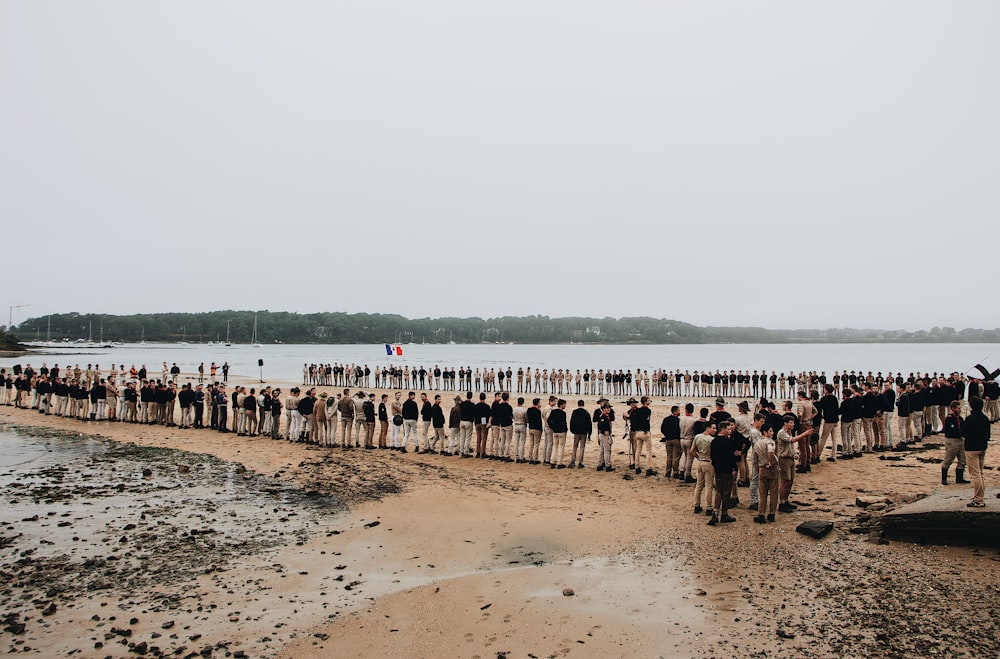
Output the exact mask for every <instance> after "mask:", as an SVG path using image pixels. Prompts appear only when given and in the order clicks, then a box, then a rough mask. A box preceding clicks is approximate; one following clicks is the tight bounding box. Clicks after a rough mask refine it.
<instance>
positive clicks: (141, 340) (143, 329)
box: [139, 325, 146, 346]
mask: <svg viewBox="0 0 1000 659" xmlns="http://www.w3.org/2000/svg"><path fill="white" fill-rule="evenodd" d="M139 345H141V346H144V345H146V326H145V325H143V326H142V327H141V328H139Z"/></svg>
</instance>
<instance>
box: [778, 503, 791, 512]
mask: <svg viewBox="0 0 1000 659" xmlns="http://www.w3.org/2000/svg"><path fill="white" fill-rule="evenodd" d="M778 512H779V513H791V512H795V508H793V507H792V504H790V503H779V504H778Z"/></svg>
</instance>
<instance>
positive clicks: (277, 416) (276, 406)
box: [268, 388, 287, 439]
mask: <svg viewBox="0 0 1000 659" xmlns="http://www.w3.org/2000/svg"><path fill="white" fill-rule="evenodd" d="M268 405H270V406H271V439H281V413H282V412H283V411H284V409H285V406H284V404H283V403H282V402H281V389H280V388H275V389H274V391H272V392H271V400H270V401H269V402H268ZM286 432H287V429H286Z"/></svg>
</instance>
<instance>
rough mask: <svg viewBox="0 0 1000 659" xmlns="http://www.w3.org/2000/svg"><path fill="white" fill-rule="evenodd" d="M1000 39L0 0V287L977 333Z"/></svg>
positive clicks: (990, 306)
mask: <svg viewBox="0 0 1000 659" xmlns="http://www.w3.org/2000/svg"><path fill="white" fill-rule="evenodd" d="M998 25H1000V3H998V2H993V1H991V0H984V1H981V2H919V1H914V0H905V1H900V2H869V1H864V2H843V1H839V2H826V3H821V2H798V1H789V2H745V1H743V0H740V1H738V2H700V1H692V2H662V1H656V2H654V1H650V2H587V1H583V0H572V1H566V2H543V1H539V0H532V1H528V0H524V1H516V0H513V1H512V0H506V1H504V2H493V3H485V2H469V1H468V0H456V1H454V2H440V1H436V0H422V1H420V2H413V1H409V0H408V1H406V2H389V1H385V2H374V1H373V2H368V1H365V2H360V1H359V2H349V3H348V2H332V1H317V2H302V1H291V2H253V1H248V0H236V1H232V2H205V1H201V0H199V1H197V2H183V1H171V2H156V3H154V2H132V1H119V2H96V1H87V2H69V1H65V2H46V1H41V0H31V1H30V2H15V1H11V0H0V218H2V222H3V245H4V249H3V255H4V266H5V267H4V282H5V283H4V285H3V287H2V289H3V291H4V292H5V293H6V296H5V297H6V298H7V299H6V301H5V306H6V305H14V304H30V305H31V306H30V307H25V308H21V309H15V310H14V311H13V313H14V322H15V324H16V323H17V322H18V320H24V319H25V318H26V317H29V316H43V315H45V314H47V313H55V312H68V311H78V312H81V313H86V312H103V313H139V312H161V311H208V310H213V309H229V308H232V309H270V310H287V311H298V312H315V311H346V312H373V313H399V314H402V315H404V316H409V317H427V316H452V315H454V316H483V317H492V316H503V315H517V316H520V315H532V314H545V315H549V316H567V315H574V316H575V315H580V316H598V317H603V316H614V317H621V316H640V315H641V316H655V317H664V318H672V319H677V320H683V321H686V322H691V323H694V324H697V325H759V326H764V327H769V328H826V327H848V326H849V327H859V328H888V329H895V328H906V329H921V328H925V329H926V328H930V327H932V326H935V325H940V326H952V327H956V328H963V327H989V328H992V327H996V326H997V325H998V322H997V318H998V315H997V312H996V310H995V308H994V304H995V300H996V291H997V288H996V283H997V282H996V275H995V272H996V267H995V262H991V259H993V258H994V254H995V253H996V245H997V238H998V234H1000V222H998V218H997V209H998V208H1000V203H998V202H1000V185H998V183H997V182H998V180H1000V156H998V154H1000V128H998V117H1000V91H998V85H997V78H996V76H997V63H998V62H1000V39H998V38H997V35H996V28H997V26H998ZM966 259H972V260H973V261H974V263H975V264H976V265H972V264H966V263H965V260H966ZM4 311H5V312H7V311H9V309H4ZM6 315H7V314H6V313H5V314H4V316H5V317H4V319H3V321H2V322H4V323H5V322H6V320H7V319H6Z"/></svg>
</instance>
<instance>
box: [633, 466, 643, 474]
mask: <svg viewBox="0 0 1000 659" xmlns="http://www.w3.org/2000/svg"><path fill="white" fill-rule="evenodd" d="M641 473H642V467H636V468H635V475H636V476H638V475H639V474H641Z"/></svg>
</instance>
